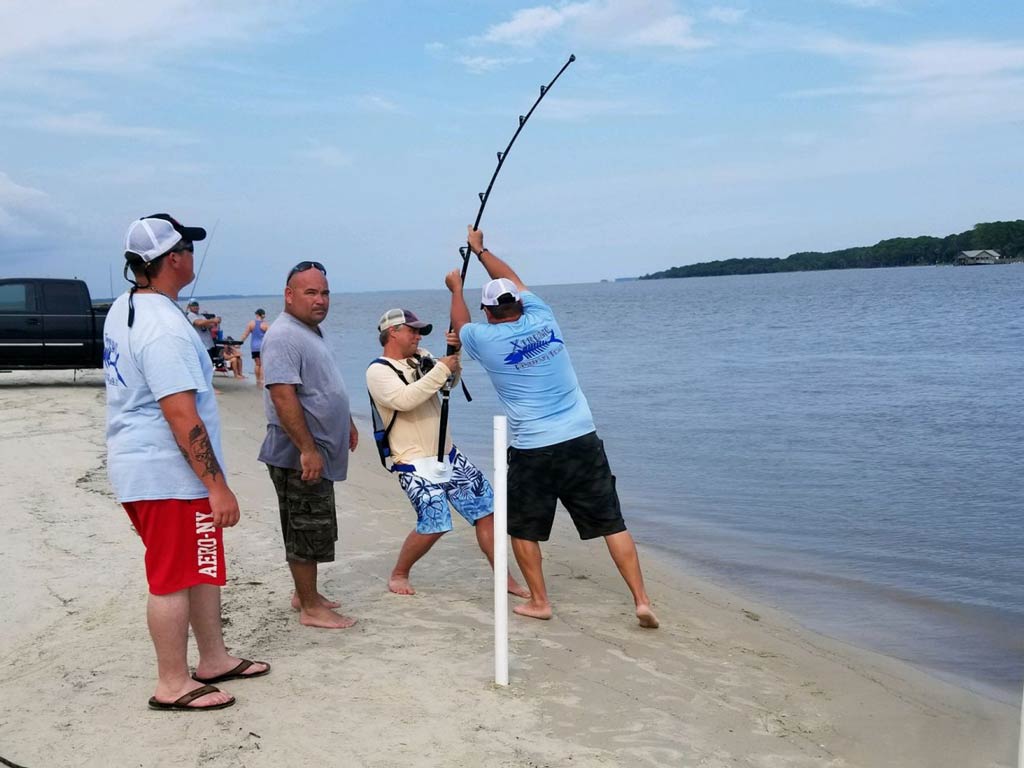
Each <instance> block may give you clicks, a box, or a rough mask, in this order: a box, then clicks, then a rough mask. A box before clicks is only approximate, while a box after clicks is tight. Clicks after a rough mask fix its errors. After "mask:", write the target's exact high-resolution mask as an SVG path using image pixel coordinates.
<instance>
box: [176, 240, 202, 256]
mask: <svg viewBox="0 0 1024 768" xmlns="http://www.w3.org/2000/svg"><path fill="white" fill-rule="evenodd" d="M182 251H188V252H189V253H195V252H196V247H195V246H194V245H193V244H192V241H191V240H182V241H181V242H180V243H178V244H177V245H176V246H174V247H173V248H171V250H170V253H181V252H182Z"/></svg>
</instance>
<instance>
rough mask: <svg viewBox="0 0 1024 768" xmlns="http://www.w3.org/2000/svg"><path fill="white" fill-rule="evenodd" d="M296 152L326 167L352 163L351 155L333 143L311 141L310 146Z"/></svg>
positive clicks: (342, 166) (336, 167)
mask: <svg viewBox="0 0 1024 768" xmlns="http://www.w3.org/2000/svg"><path fill="white" fill-rule="evenodd" d="M296 154H297V155H298V156H299V157H301V158H303V159H305V160H310V161H312V162H314V163H316V164H318V165H322V166H324V167H326V168H333V169H339V168H347V167H348V166H350V165H352V157H351V155H349V154H347V153H346V152H343V151H342V150H341V149H340V148H339V147H336V146H334V145H332V144H320V143H317V142H310V146H309V147H307V148H306V149H300V150H299V151H298V152H296Z"/></svg>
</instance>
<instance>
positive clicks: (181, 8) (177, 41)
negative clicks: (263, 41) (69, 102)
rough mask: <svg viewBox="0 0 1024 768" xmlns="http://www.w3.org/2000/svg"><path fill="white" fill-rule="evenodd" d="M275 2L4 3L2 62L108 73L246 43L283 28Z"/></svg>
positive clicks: (283, 10)
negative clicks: (165, 56)
mask: <svg viewBox="0 0 1024 768" xmlns="http://www.w3.org/2000/svg"><path fill="white" fill-rule="evenodd" d="M291 5H293V3H291V2H274V1H273V0H221V2H217V3H208V2H204V1H203V0H161V2H159V3H139V2H135V1H134V0H104V1H103V2H99V3H98V2H90V1H89V0H52V1H51V2H47V3H38V2H34V0H4V2H3V3H2V4H0V61H2V60H5V59H6V60H17V61H19V62H21V63H32V64H34V65H36V66H38V67H39V68H41V69H51V70H53V69H105V68H108V67H113V66H117V65H123V64H125V63H127V62H145V61H147V60H149V59H151V58H153V57H156V56H159V55H161V54H162V53H163V52H165V51H166V50H168V49H173V50H175V51H181V50H183V49H195V48H202V47H205V46H208V45H211V44H214V43H223V42H226V41H242V40H247V39H250V38H251V37H252V36H253V35H254V34H256V33H257V32H265V31H266V30H267V29H271V28H275V26H276V25H277V24H278V23H279V22H282V23H283V22H284V20H286V18H287V16H286V14H287V12H288V10H289V8H290V6H291Z"/></svg>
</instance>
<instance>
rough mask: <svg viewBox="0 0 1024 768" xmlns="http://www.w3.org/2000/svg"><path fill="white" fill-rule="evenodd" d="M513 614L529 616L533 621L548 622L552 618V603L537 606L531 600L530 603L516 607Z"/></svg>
mask: <svg viewBox="0 0 1024 768" xmlns="http://www.w3.org/2000/svg"><path fill="white" fill-rule="evenodd" d="M512 612H513V613H518V614H519V615H520V616H529V617H530V618H531V619H544V620H547V619H550V618H551V603H547V604H546V605H535V604H534V603H533V601H532V600H531V601H530V602H528V603H523V604H522V605H516V606H514V607H513V608H512Z"/></svg>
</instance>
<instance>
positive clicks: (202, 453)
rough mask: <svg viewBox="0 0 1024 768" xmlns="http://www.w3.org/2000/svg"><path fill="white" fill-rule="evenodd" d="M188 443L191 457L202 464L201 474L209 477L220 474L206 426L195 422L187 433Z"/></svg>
mask: <svg viewBox="0 0 1024 768" xmlns="http://www.w3.org/2000/svg"><path fill="white" fill-rule="evenodd" d="M188 443H189V447H190V448H191V457H190V458H191V459H192V460H194V461H195V462H197V463H199V464H202V466H203V474H204V475H209V476H210V477H214V478H215V477H217V475H219V474H221V469H220V464H219V463H218V462H217V456H216V454H214V452H213V445H212V444H211V443H210V436H209V435H208V434H207V433H206V427H204V426H203V425H202V424H196V425H195V426H194V427H192V429H191V430H190V431H189V433H188Z"/></svg>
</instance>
